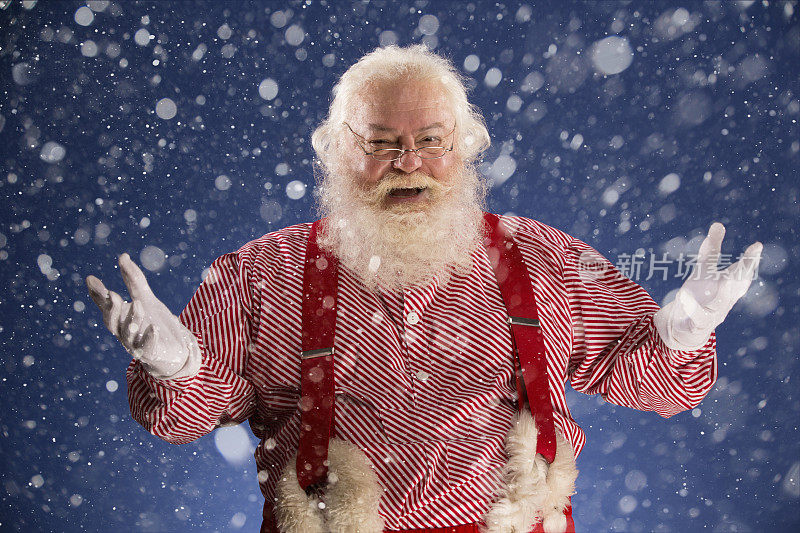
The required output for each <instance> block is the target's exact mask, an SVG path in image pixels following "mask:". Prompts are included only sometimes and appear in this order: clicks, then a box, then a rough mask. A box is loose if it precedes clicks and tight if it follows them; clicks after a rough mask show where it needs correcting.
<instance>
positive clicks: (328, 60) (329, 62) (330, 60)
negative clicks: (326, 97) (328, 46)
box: [322, 32, 386, 68]
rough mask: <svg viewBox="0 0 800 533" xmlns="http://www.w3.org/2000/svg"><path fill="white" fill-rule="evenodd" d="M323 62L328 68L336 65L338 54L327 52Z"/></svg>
mask: <svg viewBox="0 0 800 533" xmlns="http://www.w3.org/2000/svg"><path fill="white" fill-rule="evenodd" d="M383 33H386V32H383ZM383 33H382V34H381V35H383ZM322 64H323V65H325V66H326V67H328V68H330V67H332V66H334V65H335V64H336V56H335V55H334V54H325V55H324V56H322Z"/></svg>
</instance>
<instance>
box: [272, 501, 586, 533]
mask: <svg viewBox="0 0 800 533" xmlns="http://www.w3.org/2000/svg"><path fill="white" fill-rule="evenodd" d="M269 507H270V509H269V510H267V508H268V506H267V505H265V506H264V521H263V522H262V523H261V533H278V528H277V527H276V526H275V518H274V517H273V516H272V509H271V506H269ZM564 514H565V515H566V517H567V529H566V530H565V531H564V533H575V521H574V520H572V507H567V509H566V511H564ZM479 527H480V526H479V524H465V525H463V526H452V527H429V528H424V529H403V530H402V531H405V532H406V533H479V531H480V529H479ZM386 531H387V532H389V531H397V530H389V529H387V530H386ZM530 533H544V528H543V527H542V524H536V527H535V528H533V530H532V531H531V532H530Z"/></svg>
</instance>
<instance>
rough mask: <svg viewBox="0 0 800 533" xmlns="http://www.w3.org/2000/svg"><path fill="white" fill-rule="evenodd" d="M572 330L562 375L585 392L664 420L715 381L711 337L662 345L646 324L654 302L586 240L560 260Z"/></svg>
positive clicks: (695, 402)
mask: <svg viewBox="0 0 800 533" xmlns="http://www.w3.org/2000/svg"><path fill="white" fill-rule="evenodd" d="M564 282H565V285H566V289H567V298H568V301H569V307H570V315H571V319H572V328H573V343H572V353H571V356H570V362H569V368H568V373H569V379H570V383H571V384H572V387H573V388H574V389H575V390H577V391H579V392H583V393H586V394H598V393H599V394H600V395H601V396H602V397H603V398H604V399H605V400H606V401H608V402H610V403H613V404H616V405H622V406H625V407H632V408H634V409H639V410H642V411H655V412H656V413H658V414H659V415H661V416H663V417H665V418H667V417H670V416H672V415H674V414H677V413H679V412H681V411H685V410H687V409H692V408H694V407H695V406H697V405H698V404H699V403H700V401H701V400H702V399H703V398H704V397H705V395H706V394H707V393H708V391H709V390H711V387H712V386H713V385H714V382H715V381H716V379H717V361H716V339H715V336H714V334H713V333H712V334H711V336H710V337H709V339H708V341H707V342H706V344H705V345H704V346H703V347H701V348H699V349H698V350H695V351H691V352H684V351H677V350H672V349H670V348H668V347H667V346H666V345H665V344H664V342H663V341H662V340H661V337H660V335H659V334H658V332H657V331H656V328H655V325H654V324H653V315H654V314H655V312H656V311H658V309H659V307H658V305H657V304H656V303H655V302H654V301H653V299H652V298H651V297H650V296H649V295H648V294H647V292H646V291H645V290H644V289H643V288H642V287H640V286H639V285H638V284H636V283H634V282H633V281H631V280H630V279H628V278H626V277H625V276H623V275H622V274H621V273H620V272H619V270H617V268H616V267H615V266H614V265H612V264H611V263H610V262H609V261H608V260H607V259H605V258H604V257H603V256H602V255H600V254H599V253H598V252H597V251H596V250H594V249H593V248H591V247H590V246H588V245H587V244H585V243H583V242H581V241H579V240H577V239H572V240H571V241H570V244H569V245H568V246H567V247H566V250H565V257H564Z"/></svg>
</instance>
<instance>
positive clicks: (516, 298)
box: [484, 213, 556, 463]
mask: <svg viewBox="0 0 800 533" xmlns="http://www.w3.org/2000/svg"><path fill="white" fill-rule="evenodd" d="M484 221H485V222H486V225H487V226H488V227H489V234H488V236H487V239H486V251H487V252H488V254H489V259H490V261H491V263H492V268H493V269H494V275H495V277H497V283H498V285H500V292H501V294H502V295H503V302H504V303H505V305H506V310H507V311H508V324H509V326H510V328H511V341H512V343H513V344H514V352H515V357H514V359H515V361H514V367H515V369H516V371H517V391H518V393H519V405H520V408H522V406H523V405H524V401H525V397H526V396H527V399H528V406H529V407H530V410H531V414H532V415H533V417H534V420H535V421H536V429H538V430H539V438H538V439H537V443H536V452H537V453H540V454H542V456H543V457H544V458H545V459H547V462H548V463H552V462H553V459H555V456H556V432H555V427H554V424H553V405H552V403H550V392H549V385H548V381H547V356H546V353H545V349H544V338H543V336H542V328H541V326H540V324H539V314H538V312H537V310H536V298H535V296H534V293H533V284H532V282H531V279H530V276H528V272H527V269H526V268H525V261H524V260H523V259H522V254H521V253H520V251H519V247H517V244H516V243H515V242H514V239H513V238H511V236H510V235H508V234H507V233H506V231H505V230H504V229H503V227H502V226H501V225H500V217H499V216H497V215H493V214H492V213H484ZM520 373H521V374H522V381H523V383H522V384H520V380H519V374H520ZM521 385H524V387H523V386H521Z"/></svg>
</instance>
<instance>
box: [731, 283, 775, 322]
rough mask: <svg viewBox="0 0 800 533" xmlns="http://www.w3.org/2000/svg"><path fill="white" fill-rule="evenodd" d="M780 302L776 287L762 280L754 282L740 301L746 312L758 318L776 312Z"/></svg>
mask: <svg viewBox="0 0 800 533" xmlns="http://www.w3.org/2000/svg"><path fill="white" fill-rule="evenodd" d="M778 301H779V297H778V291H777V290H776V289H775V286H774V285H773V284H772V283H770V282H767V281H764V280H762V279H756V280H754V281H753V283H752V284H751V285H750V289H749V290H748V291H747V292H746V293H745V295H744V296H742V299H741V300H740V302H741V303H742V304H744V308H745V310H746V311H747V312H748V313H749V314H751V315H753V316H756V317H764V316H767V315H768V314H770V313H772V312H773V311H775V309H776V308H777V307H778Z"/></svg>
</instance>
